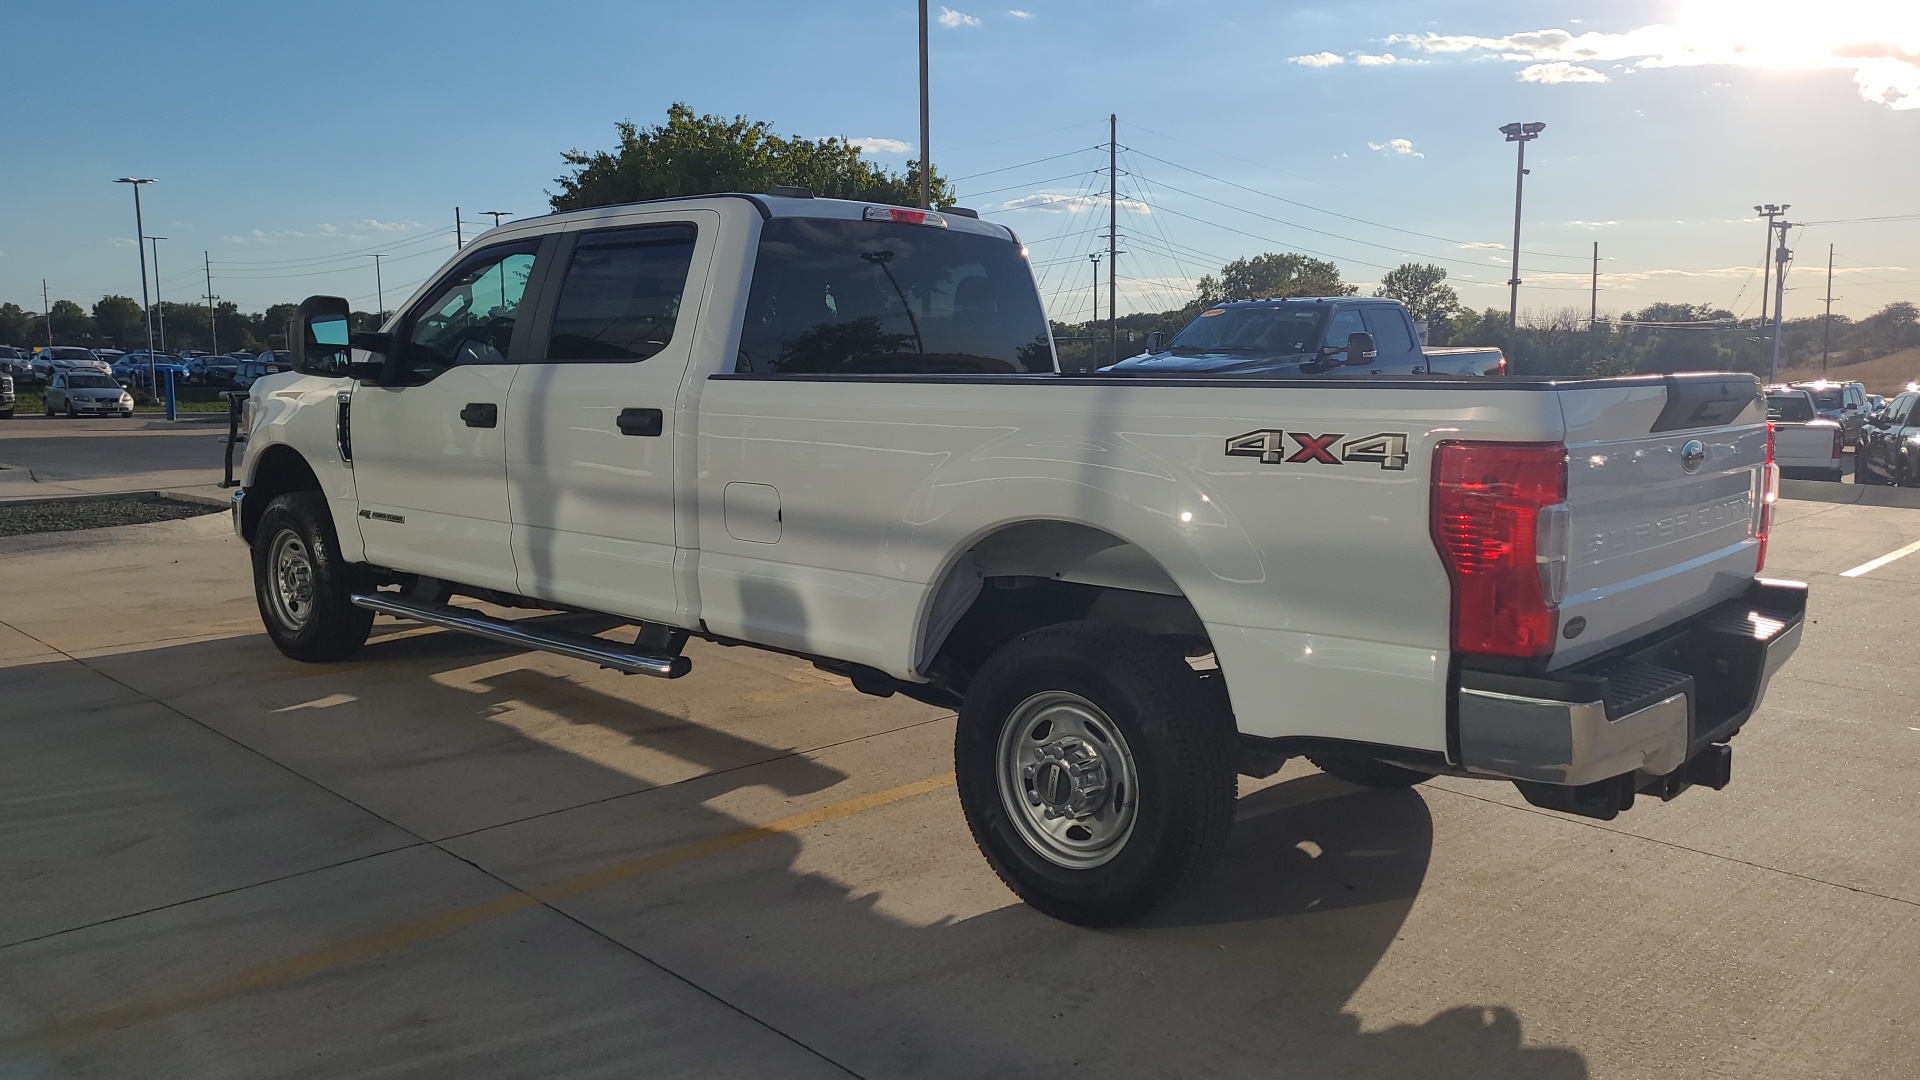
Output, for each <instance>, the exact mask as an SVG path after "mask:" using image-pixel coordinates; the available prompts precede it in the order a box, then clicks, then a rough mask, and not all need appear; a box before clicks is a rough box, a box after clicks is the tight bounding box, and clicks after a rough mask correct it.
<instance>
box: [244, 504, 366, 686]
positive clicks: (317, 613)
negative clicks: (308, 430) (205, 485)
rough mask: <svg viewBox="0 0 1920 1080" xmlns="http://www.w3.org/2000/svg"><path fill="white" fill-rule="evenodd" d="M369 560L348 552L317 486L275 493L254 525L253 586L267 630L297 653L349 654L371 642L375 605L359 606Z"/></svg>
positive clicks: (299, 656) (319, 656) (309, 657)
mask: <svg viewBox="0 0 1920 1080" xmlns="http://www.w3.org/2000/svg"><path fill="white" fill-rule="evenodd" d="M369 586H370V583H369V582H367V581H366V570H365V568H364V567H360V566H357V565H355V564H353V563H349V562H347V561H345V560H344V559H342V558H341V557H340V548H339V541H338V539H337V538H336V536H335V534H334V530H333V515H332V514H331V513H330V512H328V510H327V501H326V499H325V498H324V497H323V496H322V495H321V494H320V493H319V492H317V491H296V492H292V493H289V494H286V495H282V496H280V497H279V498H276V499H274V500H273V501H272V502H270V503H268V504H267V509H266V510H265V512H263V513H262V514H261V515H260V524H259V527H258V529H257V530H256V532H255V533H254V545H253V592H254V599H255V600H256V601H257V602H258V604H259V606H260V621H261V622H262V623H264V624H265V625H266V628H267V636H268V637H270V638H272V639H273V644H274V645H275V646H276V647H277V648H278V649H279V650H280V651H281V652H283V653H285V654H287V655H288V656H290V657H292V658H293V659H295V660H304V661H307V662H310V663H324V662H327V661H331V660H345V659H347V658H348V657H350V656H352V655H353V654H354V653H355V652H358V651H359V649H360V646H362V645H364V644H366V640H367V634H368V633H369V632H371V631H372V629H373V612H371V611H368V610H366V609H365V608H359V607H355V606H353V601H352V599H351V597H352V595H353V593H354V590H355V589H356V588H366V587H369Z"/></svg>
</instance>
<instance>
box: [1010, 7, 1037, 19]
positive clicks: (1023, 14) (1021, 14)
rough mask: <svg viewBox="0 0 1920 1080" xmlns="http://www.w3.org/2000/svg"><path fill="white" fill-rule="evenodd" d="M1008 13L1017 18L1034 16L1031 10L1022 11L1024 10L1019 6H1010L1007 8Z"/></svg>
mask: <svg viewBox="0 0 1920 1080" xmlns="http://www.w3.org/2000/svg"><path fill="white" fill-rule="evenodd" d="M1007 14H1009V15H1011V16H1013V17H1014V18H1016V19H1031V18H1033V12H1031V11H1022V10H1020V9H1019V8H1008V9H1007Z"/></svg>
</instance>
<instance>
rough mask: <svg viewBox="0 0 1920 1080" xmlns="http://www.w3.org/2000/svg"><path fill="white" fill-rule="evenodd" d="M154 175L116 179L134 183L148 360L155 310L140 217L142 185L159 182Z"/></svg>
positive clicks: (135, 222) (141, 311)
mask: <svg viewBox="0 0 1920 1080" xmlns="http://www.w3.org/2000/svg"><path fill="white" fill-rule="evenodd" d="M159 182H160V181H158V180H156V179H154V178H153V177H150V176H148V177H140V176H123V177H121V178H120V179H118V180H115V181H114V183H116V184H132V185H133V229H134V233H135V239H134V241H133V246H134V247H136V248H138V249H139V250H140V315H141V318H142V319H143V320H144V321H145V323H146V326H147V360H148V362H149V363H151V362H152V360H153V312H152V310H151V309H150V308H149V307H148V306H147V227H146V224H145V223H144V222H143V221H142V220H141V218H140V185H142V184H157V183H159Z"/></svg>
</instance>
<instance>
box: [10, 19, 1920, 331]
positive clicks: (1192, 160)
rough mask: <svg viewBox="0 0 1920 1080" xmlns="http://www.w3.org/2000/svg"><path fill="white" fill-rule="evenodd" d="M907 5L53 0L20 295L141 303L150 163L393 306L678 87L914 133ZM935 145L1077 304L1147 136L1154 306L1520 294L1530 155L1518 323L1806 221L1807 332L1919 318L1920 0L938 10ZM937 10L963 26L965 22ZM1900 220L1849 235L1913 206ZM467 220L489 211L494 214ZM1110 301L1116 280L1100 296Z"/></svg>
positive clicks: (1745, 264)
mask: <svg viewBox="0 0 1920 1080" xmlns="http://www.w3.org/2000/svg"><path fill="white" fill-rule="evenodd" d="M914 11H915V8H914V5H913V4H912V3H911V2H906V0H889V2H884V3H882V2H842V3H836V4H830V5H791V4H780V5H774V4H763V3H746V2H739V0H702V2H700V3H686V4H660V3H639V4H635V3H609V2H571V3H567V2H552V3H548V4H543V5H526V4H506V3H498V2H490V0H470V2H465V3H459V4H454V3H445V2H440V0H416V2H409V3H403V4H395V3H369V2H359V0H350V2H344V3H333V4H328V5H324V6H322V5H312V4H307V5H293V4H284V3H273V2H267V3H259V2H255V3H245V4H242V3H215V2H204V0H174V2H172V3H169V4H166V5H157V4H132V3H124V2H121V3H113V2H99V0H62V2H60V3H52V2H47V0H27V2H25V3H23V4H20V5H16V6H14V7H12V8H10V10H9V16H8V20H7V30H8V38H9V40H10V42H12V43H13V44H14V45H15V48H13V49H12V50H10V53H11V54H12V57H13V60H14V62H13V63H10V64H8V65H6V66H5V69H4V71H0V102H4V103H5V106H6V107H5V108H4V109H3V110H0V145H5V146H6V147H8V149H9V152H8V154H7V161H8V165H7V167H6V168H5V170H4V173H5V175H4V179H0V192H3V193H4V199H0V300H10V301H13V302H15V303H18V304H20V305H22V306H33V307H37V306H38V304H39V301H40V283H41V279H42V278H46V279H47V280H48V281H49V283H50V286H51V289H52V293H53V296H54V297H55V298H56V299H59V298H63V297H64V298H70V299H74V300H77V301H80V302H81V303H83V304H89V305H90V304H91V303H92V302H93V300H95V299H97V298H98V297H99V296H100V295H102V294H103V293H108V292H117V293H122V294H127V295H134V296H138V293H139V286H140V279H139V266H138V263H137V261H136V258H135V253H134V250H133V247H132V240H131V237H132V235H133V213H132V206H131V196H130V195H129V194H128V189H127V187H126V186H124V185H121V186H116V185H114V184H113V183H112V180H113V178H114V177H117V176H122V175H127V174H137V175H144V176H153V177H158V178H159V179H160V181H161V182H160V183H159V184H156V185H153V186H151V187H149V188H147V189H146V195H145V206H146V221H147V226H148V232H149V233H151V234H157V235H161V236H166V237H168V239H167V240H166V241H164V242H163V243H162V244H161V253H160V258H161V261H162V266H161V269H162V271H163V275H162V281H163V286H164V291H165V295H166V296H167V297H168V298H169V299H189V298H192V299H197V298H199V297H200V296H201V294H203V293H204V292H205V291H206V282H205V277H204V274H203V273H202V272H201V267H202V259H203V254H202V253H203V252H207V253H210V256H209V257H210V258H211V260H212V262H213V277H214V281H213V289H214V292H215V293H217V294H218V295H220V296H222V297H225V298H227V299H230V300H234V301H236V302H238V303H239V304H240V305H241V306H242V307H243V308H249V309H258V308H261V307H264V306H266V305H267V304H270V303H275V302H281V301H292V300H297V299H299V298H300V297H302V296H304V295H307V294H309V293H316V292H333V293H339V294H343V295H346V296H348V297H349V298H351V299H353V300H354V301H355V303H356V304H357V305H358V306H362V307H368V308H371V307H372V306H373V305H374V291H375V286H374V273H373V265H372V260H371V259H368V258H366V255H367V254H369V253H371V252H375V251H378V252H383V253H386V254H387V258H386V259H385V260H383V265H384V275H383V276H384V281H385V284H386V301H387V303H388V305H389V306H393V305H395V304H397V303H398V300H399V297H401V296H402V295H404V293H405V292H406V291H407V289H409V288H410V287H411V286H413V285H414V284H416V283H417V282H418V281H419V280H420V279H422V278H423V277H425V276H427V275H428V274H430V273H431V272H432V271H433V269H434V268H435V267H436V266H437V265H438V264H439V262H440V261H441V260H442V259H443V258H444V257H445V256H446V255H447V254H448V253H449V252H450V251H451V244H452V237H451V236H450V235H449V234H450V233H451V230H452V225H453V214H454V209H453V208H454V206H455V205H459V206H461V207H462V208H463V210H464V213H465V216H466V217H467V218H468V219H469V220H470V221H484V220H486V219H485V218H484V217H482V216H481V214H480V212H481V211H485V210H496V209H497V210H505V211H511V212H513V213H516V214H520V215H527V214H533V213H539V212H542V211H544V210H545V208H546V193H547V192H548V191H549V190H551V189H552V188H553V187H554V184H553V178H554V177H556V176H558V175H560V172H561V171H562V165H561V161H560V154H561V153H562V152H563V151H565V150H568V149H572V148H582V149H596V148H602V147H606V146H609V145H611V143H612V139H613V124H614V122H615V121H617V120H621V119H628V118H630V119H633V120H635V121H637V122H640V123H643V124H645V123H651V122H656V121H658V120H660V119H661V118H663V117H664V114H665V110H666V107H667V106H668V104H670V103H672V102H674V101H685V102H687V103H688V104H689V105H691V106H692V107H693V108H694V109H696V110H697V111H701V112H712V113H721V114H728V115H731V114H735V113H744V114H746V115H748V116H750V117H753V118H755V119H765V120H769V121H771V122H773V123H774V125H775V126H776V128H777V129H778V130H780V131H782V132H783V133H789V134H800V135H809V136H828V135H843V136H847V137H850V138H856V139H863V140H873V141H872V142H870V143H869V144H868V145H870V146H873V147H874V148H875V150H874V153H875V154H876V156H877V157H878V158H879V160H880V161H882V162H883V163H886V164H888V165H891V166H895V167H898V166H900V165H903V164H904V163H905V162H906V160H907V159H908V155H909V153H911V152H912V151H913V146H914V144H915V143H916V140H917V138H918V132H917V104H916V99H915V58H914V36H915V14H914ZM934 14H935V17H936V20H937V22H936V26H935V27H934V29H933V33H932V55H933V79H932V83H933V138H932V148H933V153H934V160H935V162H936V165H937V166H938V167H939V168H940V169H941V170H942V171H943V172H944V173H945V174H946V175H948V176H950V177H954V178H957V186H958V188H959V191H960V193H961V202H962V203H963V204H965V205H970V206H973V207H975V208H977V209H980V210H982V211H983V212H989V213H991V215H992V216H993V217H994V218H995V219H996V220H1000V221H1003V222H1005V223H1007V224H1008V225H1010V226H1012V227H1013V228H1014V229H1015V230H1016V231H1017V232H1019V234H1020V235H1021V236H1022V238H1023V239H1026V240H1028V241H1029V243H1030V246H1031V247H1032V250H1033V255H1034V259H1035V261H1036V264H1037V265H1039V267H1040V270H1041V274H1042V285H1043V288H1044V290H1045V291H1046V292H1047V294H1048V297H1049V303H1050V306H1051V308H1052V310H1053V311H1054V313H1055V315H1056V316H1057V317H1066V318H1085V317H1086V315H1087V314H1088V313H1089V312H1088V304H1089V297H1090V292H1091V290H1090V288H1089V286H1090V283H1091V269H1090V268H1089V266H1088V261H1087V259H1086V255H1087V254H1088V253H1089V252H1091V251H1094V250H1096V249H1104V246H1105V244H1104V241H1103V240H1099V239H1098V238H1097V234H1098V233H1099V232H1100V230H1102V229H1104V219H1105V207H1104V204H1102V205H1100V206H1098V207H1093V206H1089V205H1088V204H1087V203H1086V202H1085V201H1084V200H1083V199H1079V198H1078V197H1080V196H1084V195H1086V194H1088V193H1089V192H1091V191H1092V190H1094V188H1095V187H1096V186H1097V187H1100V188H1102V189H1103V188H1104V177H1103V176H1099V175H1096V174H1097V171H1098V170H1100V169H1104V167H1105V152H1104V149H1095V148H1096V146H1103V144H1104V142H1105V140H1106V117H1107V114H1108V113H1110V112H1112V113H1117V114H1118V115H1119V118H1120V142H1121V144H1122V146H1123V147H1125V148H1126V150H1125V151H1123V153H1122V163H1121V164H1122V169H1123V175H1122V177H1121V185H1120V186H1121V191H1122V194H1123V195H1124V196H1126V197H1127V199H1128V202H1127V204H1126V207H1127V208H1126V210H1125V211H1124V212H1123V214H1122V221H1121V229H1122V236H1123V240H1122V246H1123V247H1124V248H1125V249H1126V251H1127V253H1126V254H1124V255H1122V256H1121V260H1120V274H1121V285H1122V302H1121V308H1122V310H1130V309H1139V308H1147V309H1158V308H1164V307H1169V306H1173V305H1175V304H1177V303H1180V302H1183V301H1184V300H1185V299H1186V298H1187V296H1189V295H1191V288H1192V282H1193V280H1194V279H1196V278H1197V277H1198V276H1199V275H1200V274H1202V273H1206V272H1209V271H1212V270H1215V269H1217V267H1218V266H1219V265H1220V263H1221V262H1223V261H1225V260H1227V259H1231V258H1235V257H1238V256H1243V255H1251V254H1257V253H1259V252H1262V251H1268V250H1303V251H1311V252H1315V253H1319V254H1322V255H1324V256H1328V257H1331V258H1333V259H1334V260H1335V261H1336V262H1338V263H1339V264H1340V265H1341V267H1342V269H1343V271H1344V272H1345V273H1346V276H1347V278H1348V279H1349V280H1352V281H1358V282H1363V283H1368V284H1369V286H1370V284H1371V283H1372V282H1373V281H1375V280H1377V278H1378V275H1379V274H1380V273H1381V272H1382V268H1383V267H1387V266H1392V265H1395V264H1398V263H1400V262H1404V261H1408V260H1410V259H1414V260H1419V261H1438V262H1441V263H1442V265H1445V266H1447V267H1448V269H1449V271H1450V272H1451V273H1452V274H1453V276H1454V284H1456V286H1458V287H1459V289H1460V291H1461V293H1462V296H1463V298H1464V299H1465V300H1466V301H1467V302H1468V303H1470V304H1472V305H1474V306H1476V307H1485V306H1501V307H1504V305H1505V302H1506V296H1505V293H1506V290H1505V286H1504V284H1502V283H1503V282H1504V281H1505V279H1506V277H1507V266H1506V259H1507V250H1506V246H1507V244H1508V242H1509V240H1510V236H1511V229H1512V213H1513V170H1514V161H1513V148H1512V147H1511V146H1509V145H1507V144H1505V143H1504V142H1503V141H1502V139H1501V136H1500V135H1499V134H1498V133H1497V132H1496V130H1495V129H1496V128H1498V127H1499V125H1501V124H1503V123H1506V122H1508V121H1513V120H1526V121H1533V120H1538V121H1544V122H1545V123H1546V124H1547V129H1546V132H1545V134H1544V135H1543V136H1542V137H1541V139H1540V140H1539V141H1538V142H1536V143H1533V144H1531V146H1530V147H1529V153H1528V159H1527V163H1528V166H1529V168H1530V169H1531V170H1532V175H1531V176H1530V177H1528V180H1527V185H1528V186H1527V194H1526V231H1525V236H1524V239H1523V242H1522V248H1523V250H1524V251H1526V252H1529V253H1531V254H1528V255H1526V256H1524V257H1523V276H1524V277H1525V278H1526V285H1525V286H1523V289H1522V294H1521V306H1522V309H1523V311H1535V312H1543V311H1545V310H1547V309H1551V308H1561V307H1574V308H1578V309H1580V310H1581V311H1582V312H1583V313H1584V311H1585V308H1586V305H1587V295H1586V289H1587V273H1588V270H1589V265H1588V258H1589V256H1590V252H1591V245H1592V244H1593V243H1594V242H1595V241H1596V240H1597V241H1598V242H1599V243H1600V250H1601V255H1602V263H1601V273H1602V281H1601V295H1600V307H1601V309H1602V311H1625V310H1629V309H1633V308H1637V307H1641V306H1644V305H1645V304H1647V303H1649V302H1652V301H1656V300H1685V301H1693V302H1704V303H1711V304H1714V305H1716V306H1721V307H1729V308H1733V309H1734V310H1736V311H1739V312H1742V313H1746V314H1751V313H1754V312H1757V310H1758V306H1759V305H1758V294H1759V280H1758V271H1757V264H1758V262H1759V259H1760V257H1761V252H1762V248H1763V235H1762V227H1761V225H1760V224H1759V223H1758V221H1757V220H1756V219H1755V218H1754V216H1753V213H1752V210H1751V207H1752V206H1753V205H1754V204H1755V203H1760V202H1787V203H1791V204H1792V206H1793V209H1792V210H1791V211H1790V213H1789V217H1790V218H1792V219H1793V220H1796V221H1807V222H1831V224H1810V225H1808V226H1807V227H1805V228H1804V229H1801V230H1798V231H1796V233H1795V235H1794V238H1793V241H1792V246H1793V248H1794V250H1795V252H1796V265H1795V269H1794V271H1793V272H1792V274H1791V275H1790V276H1789V279H1788V286H1789V293H1788V301H1787V311H1788V315H1789V316H1790V317H1791V316H1795V315H1801V314H1813V313H1816V312H1817V310H1818V308H1819V297H1820V296H1821V295H1822V294H1823V291H1824V286H1825V262H1826V249H1827V245H1828V243H1833V244H1834V245H1836V263H1837V266H1838V268H1839V273H1838V274H1837V276H1836V284H1835V293H1836V294H1837V295H1838V296H1839V297H1840V299H1839V300H1838V301H1837V302H1836V304H1835V310H1837V311H1840V312H1843V313H1846V314H1850V315H1854V316H1859V315H1864V314H1867V313H1870V312H1872V311H1873V310H1876V309H1878V308H1879V307H1881V306H1883V305H1884V304H1886V303H1887V302H1889V301H1892V300H1899V299H1915V300H1920V250H1916V249H1917V248H1920V216H1916V215H1920V182H1917V180H1916V178H1920V4H1914V3H1911V2H1910V0H1868V2H1851V3H1850V2H1829V3H1824V4H1817V5H1816V4H1806V3H1786V2H1778V0H1748V2H1745V3H1738V4H1734V3H1721V2H1711V3H1678V4H1676V3H1633V2H1625V3H1609V4H1604V5H1593V4H1562V3H1554V2H1546V3H1540V2H1530V3H1507V2H1488V3H1471V4H1467V3H1463V4H1454V5H1448V6H1447V7H1446V8H1445V9H1444V10H1437V9H1436V7H1435V5H1432V4H1414V3H1411V2H1361V3H1342V4H1338V5H1326V6H1313V5H1290V4H1272V3H1254V2H1246V0H1211V2H1202V0H1188V2H1181V3H1172V2H1138V0H1102V2H1099V3H1095V2H1091V0H1089V2H1079V0H1073V2H1067V0H1013V3H1012V5H1009V4H1008V3H1007V0H1000V2H999V3H997V4H995V5H993V6H988V5H986V4H984V3H981V2H978V0H958V3H957V6H951V7H949V6H943V5H941V4H938V3H935V4H934ZM943 16H944V17H943ZM1902 215H1905V216H1906V219H1905V220H1895V221H1878V222H1870V221H1857V220H1855V219H1862V218H1876V217H1899V216H1902ZM467 231H468V235H469V236H471V235H473V233H474V232H475V231H477V227H476V226H472V225H469V226H468V227H467ZM1103 303H1104V301H1103Z"/></svg>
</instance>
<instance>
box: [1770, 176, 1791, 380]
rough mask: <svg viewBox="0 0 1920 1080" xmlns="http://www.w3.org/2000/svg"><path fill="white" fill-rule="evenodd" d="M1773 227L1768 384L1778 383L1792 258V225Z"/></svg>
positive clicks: (1785, 220)
mask: <svg viewBox="0 0 1920 1080" xmlns="http://www.w3.org/2000/svg"><path fill="white" fill-rule="evenodd" d="M1782 209H1785V207H1782ZM1773 227H1774V228H1776V229H1778V230H1780V246H1779V247H1777V248H1774V249H1773V261H1774V275H1773V364H1772V365H1771V367H1769V369H1768V373H1767V382H1769V383H1776V382H1779V381H1780V322H1781V319H1780V306H1781V305H1782V304H1784V303H1786V300H1787V261H1788V260H1789V259H1791V258H1793V252H1791V251H1788V250H1787V230H1788V229H1791V228H1793V223H1792V222H1790V221H1788V220H1787V219H1785V218H1781V219H1780V220H1779V221H1776V222H1774V223H1773Z"/></svg>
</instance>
